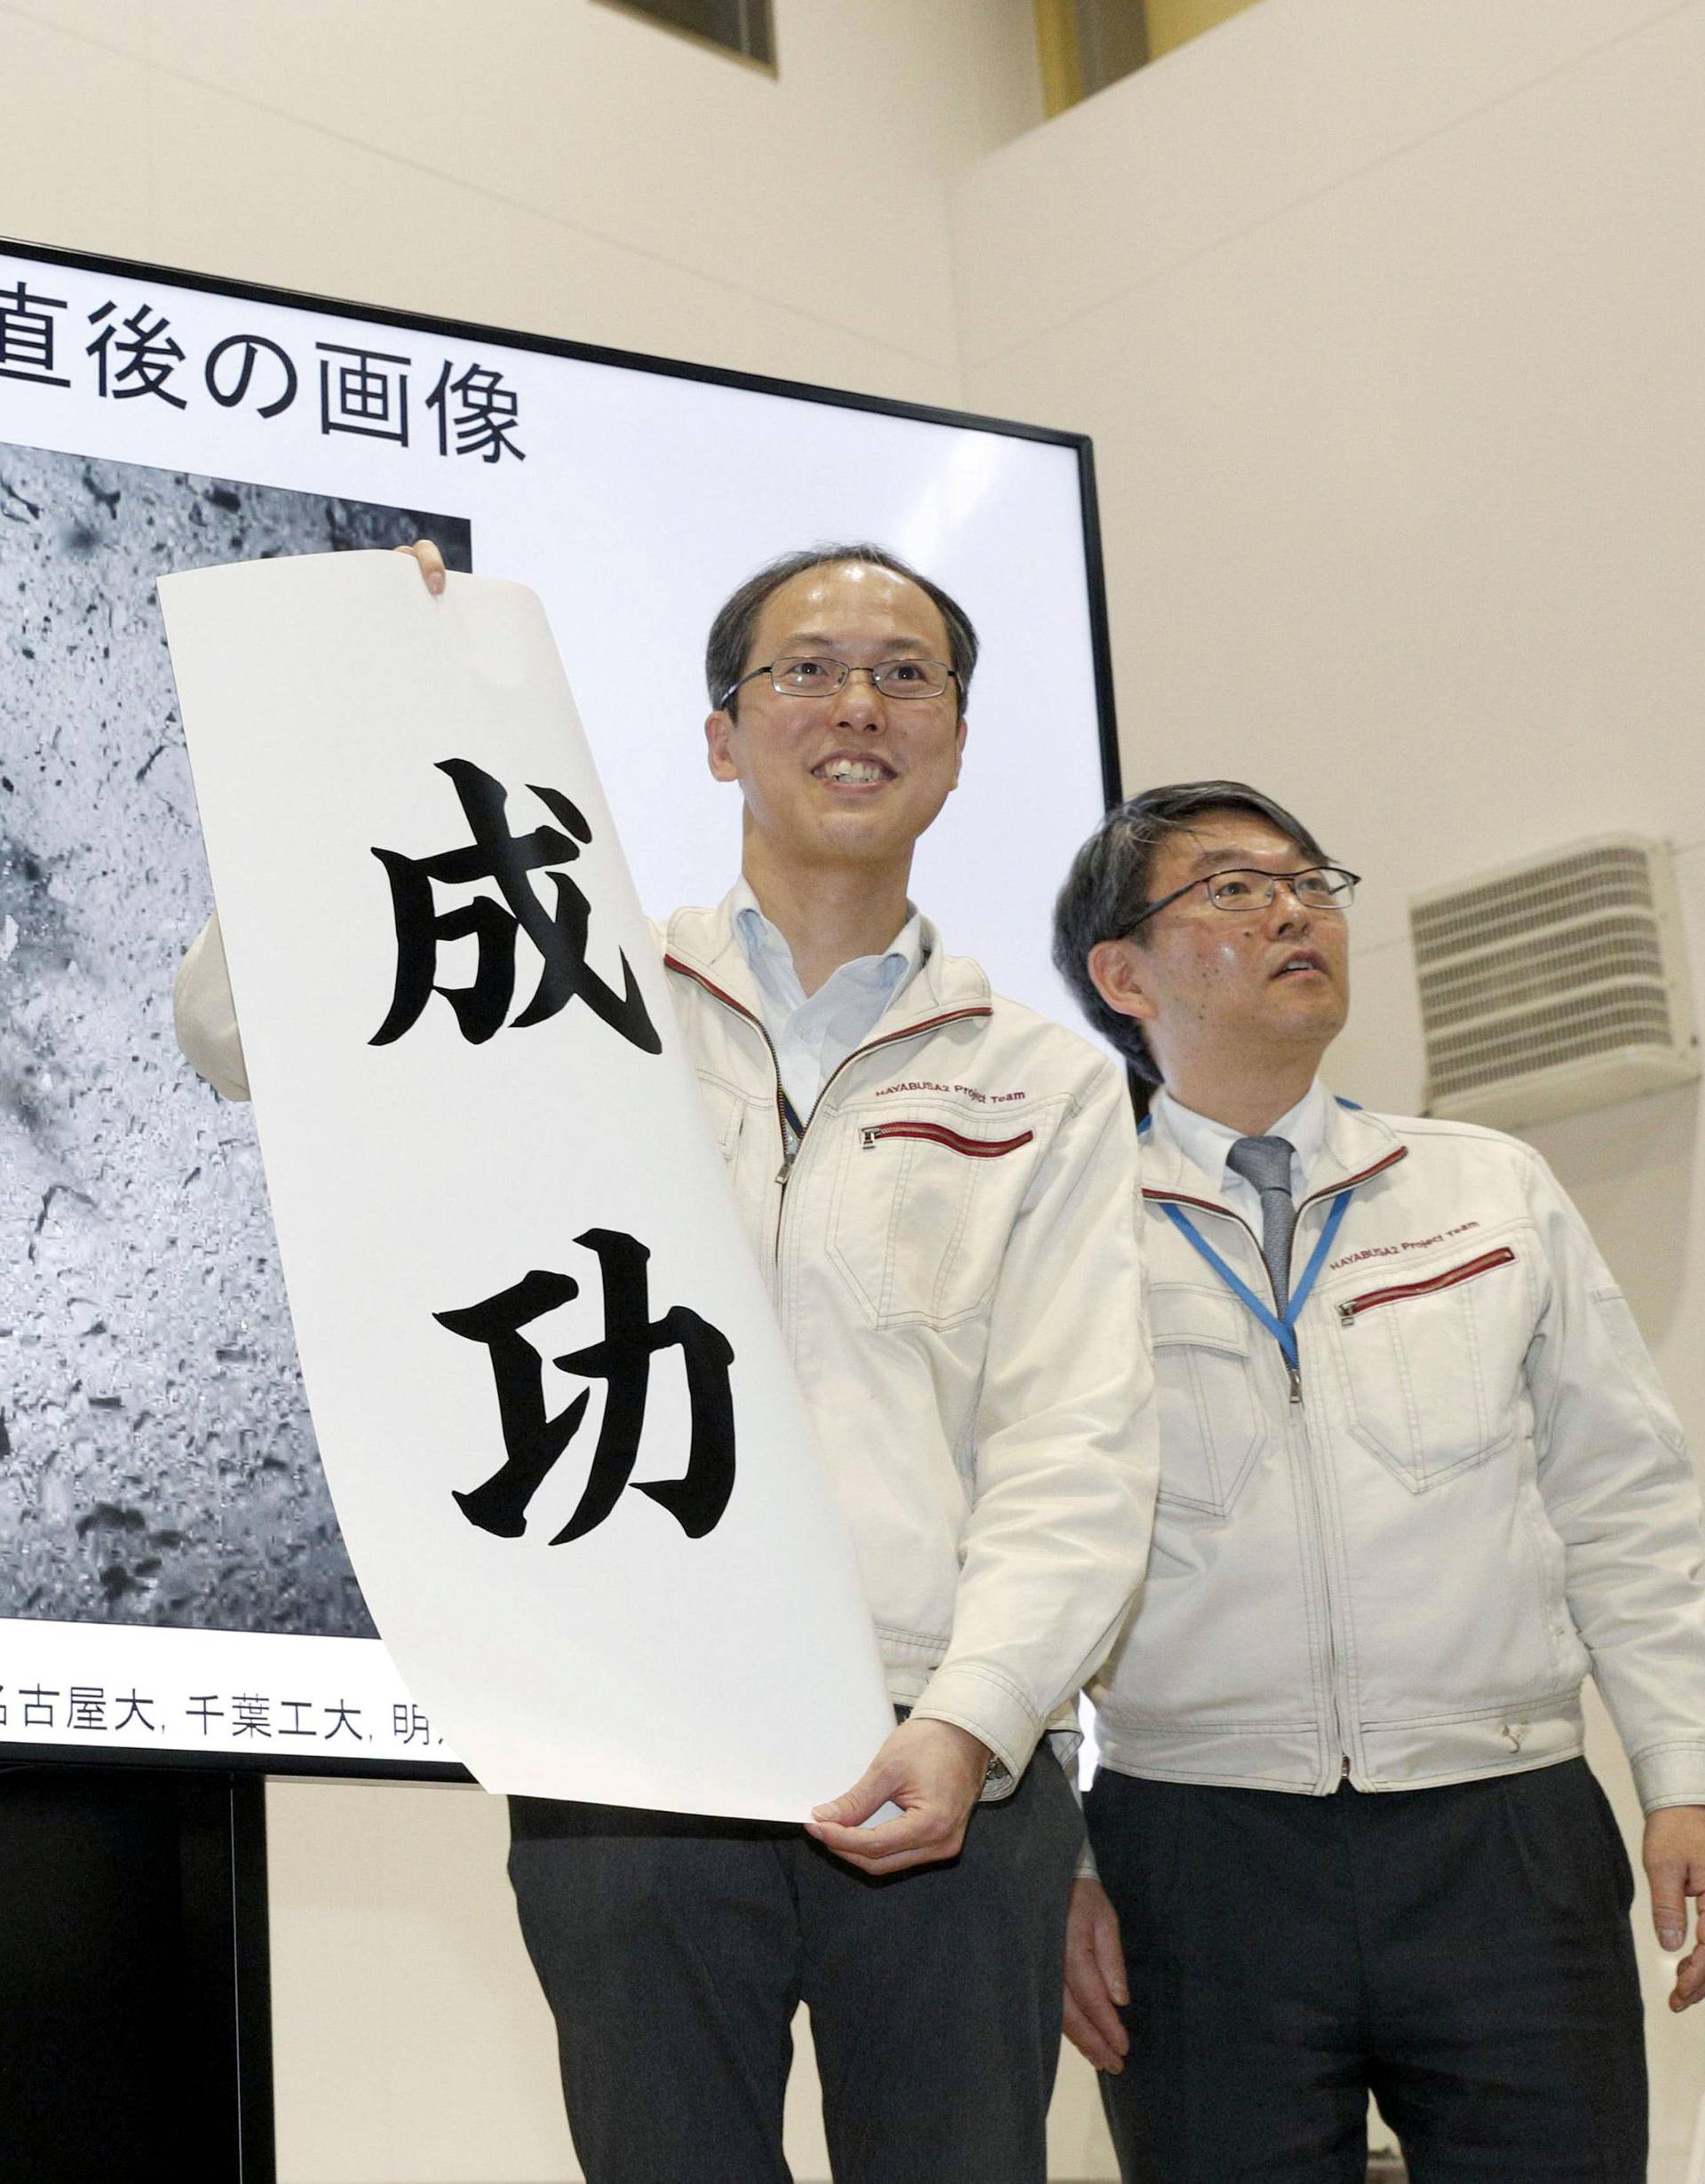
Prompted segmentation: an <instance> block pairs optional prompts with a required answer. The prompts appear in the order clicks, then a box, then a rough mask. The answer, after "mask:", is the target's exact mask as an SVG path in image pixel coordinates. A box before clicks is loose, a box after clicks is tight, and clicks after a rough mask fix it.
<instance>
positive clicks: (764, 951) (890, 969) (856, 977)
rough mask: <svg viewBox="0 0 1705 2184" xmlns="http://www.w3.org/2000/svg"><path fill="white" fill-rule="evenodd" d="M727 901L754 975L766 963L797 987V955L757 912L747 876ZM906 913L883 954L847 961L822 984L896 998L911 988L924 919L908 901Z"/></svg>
mask: <svg viewBox="0 0 1705 2184" xmlns="http://www.w3.org/2000/svg"><path fill="white" fill-rule="evenodd" d="M728 899H729V908H730V909H731V910H732V911H733V913H734V932H735V934H736V936H737V937H738V938H739V941H740V946H741V954H743V955H744V956H745V958H746V963H747V968H748V969H749V970H750V971H751V973H752V976H753V977H758V975H759V963H760V961H763V962H767V963H770V964H773V965H774V966H775V967H776V968H777V969H780V970H783V971H785V973H786V974H787V976H788V977H789V979H793V980H795V981H796V983H797V973H796V971H795V970H794V967H793V951H792V949H791V948H789V946H788V944H787V941H786V939H785V938H784V937H783V936H782V934H781V931H780V930H778V929H777V927H775V926H774V925H773V924H772V923H771V922H770V921H769V919H768V918H766V917H765V914H764V913H763V911H762V910H761V909H760V908H759V907H758V902H757V896H756V895H755V894H754V893H753V892H752V886H751V882H750V881H749V880H748V879H747V877H746V875H745V874H744V873H741V875H740V877H739V879H738V880H736V881H735V882H734V891H733V893H732V894H731V895H730V897H729V898H728ZM906 910H907V918H906V922H905V924H904V925H902V926H901V927H900V930H899V931H898V932H897V933H896V934H895V935H894V937H893V938H892V940H891V941H890V942H889V944H888V946H887V947H886V948H885V949H884V951H883V953H882V954H880V955H859V956H854V957H853V959H852V960H851V961H849V962H845V963H842V964H840V965H838V966H837V969H835V971H834V972H833V973H832V974H831V977H830V978H829V979H827V980H825V981H824V984H825V985H829V984H832V983H833V982H834V981H835V980H837V979H838V980H840V981H841V982H842V983H843V984H844V985H855V984H856V985H884V986H886V987H888V989H889V990H890V992H892V993H899V992H900V988H901V987H902V986H904V985H909V983H910V982H911V980H912V978H913V977H915V975H916V972H917V971H918V970H919V969H921V968H922V965H923V961H924V920H923V918H922V916H921V915H920V914H919V913H918V912H917V911H916V909H914V908H913V906H912V905H911V904H910V903H909V902H908V904H907V906H906ZM821 990H822V989H821V988H820V989H819V991H820V992H821ZM802 998H803V996H802ZM814 998H815V996H813V999H814Z"/></svg>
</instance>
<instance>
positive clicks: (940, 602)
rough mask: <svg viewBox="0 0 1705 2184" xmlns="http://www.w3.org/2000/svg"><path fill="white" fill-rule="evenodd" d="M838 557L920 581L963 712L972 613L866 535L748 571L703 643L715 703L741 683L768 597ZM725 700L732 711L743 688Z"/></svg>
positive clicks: (972, 663)
mask: <svg viewBox="0 0 1705 2184" xmlns="http://www.w3.org/2000/svg"><path fill="white" fill-rule="evenodd" d="M838 561H862V562H864V563H866V564H868V566H869V567H871V568H873V569H887V570H889V571H890V572H891V573H892V574H893V575H895V576H903V577H904V578H905V579H906V582H908V584H916V586H917V588H918V590H920V591H921V592H922V593H923V594H924V597H926V598H927V599H928V600H930V602H931V603H932V605H934V606H935V608H936V609H937V610H938V612H939V613H940V616H941V619H942V621H944V622H945V623H946V624H947V629H948V654H949V657H948V666H949V667H950V668H951V669H953V672H954V676H955V678H956V687H957V690H958V693H959V695H958V706H959V710H960V712H961V713H962V714H963V713H964V709H965V692H967V691H968V690H969V689H970V688H971V672H972V670H973V669H975V667H976V665H977V652H978V645H977V632H976V630H975V629H973V628H972V627H971V617H970V615H969V614H967V613H966V612H965V610H964V607H963V606H961V605H960V604H959V602H958V601H957V600H956V598H955V597H953V596H952V594H951V593H950V592H946V591H943V590H942V589H941V587H940V584H937V583H932V582H931V580H930V579H929V578H928V577H927V576H924V575H920V574H919V573H918V571H917V570H916V569H915V568H913V567H912V566H911V565H910V563H909V562H906V561H902V560H901V559H900V556H899V555H898V554H893V553H890V552H889V550H888V549H887V548H886V547H885V546H876V545H873V544H872V543H871V542H870V541H869V540H868V539H861V540H856V541H854V542H852V543H851V544H847V545H823V546H807V547H805V548H804V549H802V550H800V551H798V552H797V553H790V554H783V555H781V558H779V559H778V560H775V561H769V562H766V563H765V566H763V567H762V568H761V569H759V570H757V573H756V574H753V575H751V576H749V577H748V578H747V579H746V582H744V583H743V584H742V585H741V587H740V589H739V590H738V591H736V592H734V594H733V596H732V597H730V598H728V599H727V600H726V601H725V602H724V604H723V605H722V608H721V610H720V611H719V613H718V615H717V619H716V620H715V621H713V622H712V623H711V625H710V637H708V638H707V640H706V642H705V647H704V680H705V686H706V688H707V689H708V690H709V691H710V702H711V704H712V705H713V706H720V705H721V704H722V703H723V702H724V698H725V693H726V692H727V691H728V689H729V685H730V684H734V683H737V682H738V681H739V680H740V678H741V676H742V675H743V674H744V673H745V672H746V657H747V654H748V653H749V652H750V651H751V649H752V635H753V632H754V631H755V630H756V629H757V618H758V616H759V615H760V614H761V613H763V611H764V605H765V601H766V600H767V599H769V598H771V597H773V596H774V594H775V593H776V592H778V591H780V590H781V587H782V585H783V584H787V583H791V582H792V581H793V579H794V578H795V577H796V576H803V575H804V574H805V572H806V570H807V569H822V568H829V567H830V566H833V565H834V564H835V563H836V562H838ZM727 702H728V710H729V712H730V713H731V714H733V713H734V712H735V711H736V710H737V708H738V707H739V704H740V695H739V692H734V695H733V696H732V698H730V699H728V701H727Z"/></svg>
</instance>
